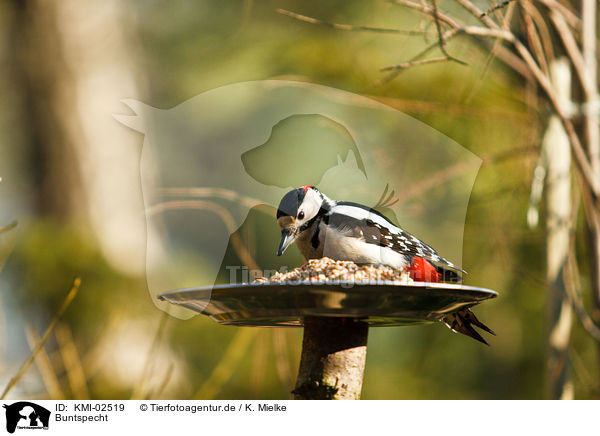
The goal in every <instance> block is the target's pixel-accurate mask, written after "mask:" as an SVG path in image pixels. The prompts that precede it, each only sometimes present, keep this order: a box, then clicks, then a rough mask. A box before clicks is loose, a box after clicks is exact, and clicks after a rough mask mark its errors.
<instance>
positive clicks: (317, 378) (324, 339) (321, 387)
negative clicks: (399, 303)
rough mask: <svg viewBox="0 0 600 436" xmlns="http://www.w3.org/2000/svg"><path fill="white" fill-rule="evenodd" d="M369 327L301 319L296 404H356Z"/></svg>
mask: <svg viewBox="0 0 600 436" xmlns="http://www.w3.org/2000/svg"><path fill="white" fill-rule="evenodd" d="M368 332H369V326H368V324H367V323H366V322H364V321H361V320H360V319H356V318H324V317H305V318H304V338H303V340H302V355H301V357H300V369H299V370H298V379H297V380H296V387H295V388H294V390H293V391H292V393H293V394H294V398H295V399H296V400H359V399H360V391H361V389H362V381H363V375H364V371H365V361H366V358H367V336H368Z"/></svg>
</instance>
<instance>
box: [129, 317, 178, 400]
mask: <svg viewBox="0 0 600 436" xmlns="http://www.w3.org/2000/svg"><path fill="white" fill-rule="evenodd" d="M168 320H169V314H168V313H167V312H162V314H161V317H160V321H159V322H158V328H157V329H156V333H155V334H154V339H153V341H152V345H151V346H150V349H149V350H148V354H147V355H146V363H144V369H143V370H142V374H141V375H140V378H139V380H138V382H137V383H136V385H135V387H134V388H133V391H132V393H131V399H132V400H139V399H145V398H146V393H147V391H146V389H144V384H145V383H146V381H147V380H148V377H149V376H150V374H151V373H152V372H153V371H152V369H153V362H154V355H155V354H156V350H157V349H158V346H159V344H160V342H161V340H162V338H163V334H164V332H165V329H166V327H167V321H168Z"/></svg>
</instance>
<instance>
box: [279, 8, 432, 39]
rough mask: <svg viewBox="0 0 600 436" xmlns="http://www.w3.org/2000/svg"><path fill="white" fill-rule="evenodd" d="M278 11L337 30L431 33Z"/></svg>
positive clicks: (413, 33)
mask: <svg viewBox="0 0 600 436" xmlns="http://www.w3.org/2000/svg"><path fill="white" fill-rule="evenodd" d="M275 11H276V12H278V13H280V14H282V15H287V16H288V17H291V18H295V19H296V20H299V21H304V22H305V23H310V24H317V25H321V26H327V27H331V28H333V29H337V30H346V31H350V32H377V33H395V34H400V35H426V34H430V32H426V31H423V30H402V29H389V28H383V27H372V26H353V25H351V24H338V23H331V22H329V21H324V20H320V19H318V18H313V17H307V16H306V15H301V14H297V13H296V12H292V11H288V10H285V9H276V10H275Z"/></svg>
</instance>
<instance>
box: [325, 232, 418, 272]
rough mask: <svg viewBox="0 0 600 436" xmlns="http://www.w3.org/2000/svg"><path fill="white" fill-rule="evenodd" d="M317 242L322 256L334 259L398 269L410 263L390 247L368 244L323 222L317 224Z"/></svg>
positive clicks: (404, 256) (408, 259) (408, 258)
mask: <svg viewBox="0 0 600 436" xmlns="http://www.w3.org/2000/svg"><path fill="white" fill-rule="evenodd" d="M319 242H320V244H319V245H320V247H322V256H326V257H329V258H331V259H334V260H351V261H353V262H355V263H368V264H375V265H388V266H391V267H393V268H398V269H403V268H405V267H407V266H408V265H409V263H410V257H409V256H407V255H404V254H401V253H398V252H396V251H394V250H392V249H391V248H387V247H381V246H379V245H376V244H369V243H367V242H365V241H364V240H361V239H360V238H356V237H353V236H350V235H347V234H346V233H344V232H343V231H339V230H337V229H335V228H331V227H328V226H327V225H325V224H324V223H321V225H320V226H319Z"/></svg>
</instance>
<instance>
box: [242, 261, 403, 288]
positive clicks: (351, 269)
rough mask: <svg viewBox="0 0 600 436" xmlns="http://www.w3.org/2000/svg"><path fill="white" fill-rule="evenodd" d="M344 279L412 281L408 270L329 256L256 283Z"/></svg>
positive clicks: (355, 280)
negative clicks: (361, 263)
mask: <svg viewBox="0 0 600 436" xmlns="http://www.w3.org/2000/svg"><path fill="white" fill-rule="evenodd" d="M336 280H344V281H351V282H373V281H383V280H386V281H387V280H390V281H402V282H412V281H413V280H412V279H411V278H410V276H409V274H408V273H407V272H406V271H400V270H397V269H394V268H392V267H389V266H383V265H381V266H375V265H360V266H359V265H357V264H355V263H354V262H352V261H345V260H333V259H330V258H328V257H323V258H321V259H310V260H309V261H308V262H306V263H305V264H304V265H302V266H299V267H298V268H294V269H293V270H291V271H289V272H285V273H281V272H276V273H275V274H274V275H273V276H271V277H270V278H266V277H259V278H257V279H256V280H254V283H269V282H271V283H274V282H275V283H281V282H301V281H309V282H324V281H336Z"/></svg>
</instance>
